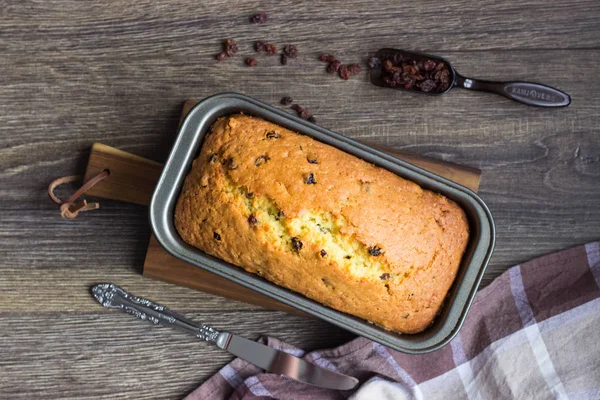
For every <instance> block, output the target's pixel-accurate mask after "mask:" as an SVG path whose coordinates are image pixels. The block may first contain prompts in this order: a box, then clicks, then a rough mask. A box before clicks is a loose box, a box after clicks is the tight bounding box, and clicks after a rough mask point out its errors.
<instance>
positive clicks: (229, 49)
mask: <svg viewBox="0 0 600 400" xmlns="http://www.w3.org/2000/svg"><path fill="white" fill-rule="evenodd" d="M225 52H226V53H227V55H228V56H229V57H231V56H233V55H234V54H235V53H237V52H238V45H237V43H236V41H235V40H233V39H227V40H226V41H225Z"/></svg>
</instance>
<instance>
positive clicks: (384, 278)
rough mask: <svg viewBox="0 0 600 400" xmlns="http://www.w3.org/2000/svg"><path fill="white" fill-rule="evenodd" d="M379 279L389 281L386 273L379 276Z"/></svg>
mask: <svg viewBox="0 0 600 400" xmlns="http://www.w3.org/2000/svg"><path fill="white" fill-rule="evenodd" d="M379 279H381V280H382V281H387V280H388V279H390V274H388V273H387V272H384V273H383V274H381V276H380V277H379Z"/></svg>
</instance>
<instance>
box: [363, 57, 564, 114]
mask: <svg viewBox="0 0 600 400" xmlns="http://www.w3.org/2000/svg"><path fill="white" fill-rule="evenodd" d="M367 65H368V66H369V70H370V76H371V83H373V84H374V85H377V86H381V87H386V88H392V89H399V90H409V91H412V92H419V93H425V94H429V95H440V94H444V93H446V92H448V91H449V90H450V89H452V88H453V87H459V88H463V89H469V90H476V91H480V92H492V93H496V94H499V95H501V96H504V97H507V98H509V99H511V100H515V101H518V102H520V103H523V104H527V105H530V106H538V107H566V106H568V105H569V104H570V103H571V98H570V97H569V95H568V94H566V93H564V92H562V91H560V90H558V89H554V88H552V87H550V86H546V85H541V84H539V83H531V82H492V81H484V80H480V79H474V78H466V77H464V76H462V75H460V74H459V73H458V72H456V70H455V69H454V68H453V67H452V65H451V64H450V63H449V62H448V61H447V60H445V59H443V58H441V57H437V56H431V55H428V54H423V53H415V52H412V51H406V50H397V49H381V50H379V51H377V53H375V55H374V56H373V57H370V58H369V60H368V62H367Z"/></svg>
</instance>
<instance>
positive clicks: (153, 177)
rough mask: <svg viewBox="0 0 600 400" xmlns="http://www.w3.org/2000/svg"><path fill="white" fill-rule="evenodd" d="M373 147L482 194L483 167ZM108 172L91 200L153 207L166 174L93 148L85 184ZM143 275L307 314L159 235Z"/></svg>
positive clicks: (121, 154) (188, 105) (150, 248)
mask: <svg viewBox="0 0 600 400" xmlns="http://www.w3.org/2000/svg"><path fill="white" fill-rule="evenodd" d="M196 103H197V102H196V101H195V100H188V101H186V102H185V104H184V106H183V110H182V113H181V119H180V122H181V120H183V117H185V115H187V113H188V112H189V110H190V109H191V108H192V107H193V106H194V105H195V104H196ZM366 144H369V143H366ZM369 145H370V146H371V147H375V148H378V149H379V150H381V151H384V152H386V153H388V154H390V155H392V156H394V157H396V158H399V159H401V160H404V161H407V162H410V163H412V164H414V165H417V166H419V167H421V168H423V169H426V170H428V171H430V172H433V173H435V174H438V175H441V176H443V177H445V178H448V179H450V180H453V181H454V182H456V183H459V184H461V185H463V186H466V187H468V188H469V189H471V190H473V191H477V190H478V188H479V182H480V177H481V171H480V170H478V169H475V168H471V167H466V166H462V165H457V164H453V163H448V162H445V161H441V160H436V159H432V158H428V157H423V156H420V155H418V154H415V153H410V152H406V151H399V150H393V149H387V148H385V147H382V146H378V145H373V144H369ZM105 169H107V170H109V171H110V175H109V177H108V178H107V179H105V180H103V181H101V182H100V183H98V184H97V185H96V186H94V187H93V188H91V189H90V190H89V191H88V194H89V195H90V196H95V197H101V198H105V199H111V200H120V201H125V202H130V203H135V204H140V205H148V203H149V202H150V197H151V196H152V192H153V191H154V187H155V185H156V182H157V181H158V178H159V176H160V173H161V171H162V164H160V163H157V162H156V161H152V160H148V159H145V158H142V157H139V156H136V155H134V154H130V153H127V152H125V151H122V150H119V149H115V148H113V147H110V146H106V145H104V144H101V143H95V144H94V145H93V146H92V150H91V153H90V157H89V160H88V165H87V168H86V171H85V178H84V180H85V181H87V180H88V179H90V178H91V177H93V176H94V175H96V174H97V173H99V172H100V171H102V170H105ZM143 274H144V276H147V277H150V278H153V279H158V280H161V281H165V282H169V283H173V284H176V285H180V286H186V287H190V288H192V289H196V290H200V291H203V292H207V293H211V294H215V295H218V296H223V297H227V298H230V299H234V300H238V301H243V302H246V303H251V304H256V305H260V306H263V307H266V308H270V309H275V310H283V311H287V312H290V313H294V314H299V315H306V314H304V313H302V312H300V311H298V310H295V309H294V308H292V307H289V306H287V305H285V304H282V303H280V302H278V301H275V300H273V299H271V298H269V297H266V296H264V295H261V294H259V293H256V292H254V291H252V290H250V289H246V288H245V287H243V286H240V285H238V284H236V283H233V282H231V281H229V280H227V279H225V278H221V277H219V276H217V275H215V274H213V273H211V272H208V271H205V270H203V269H201V268H198V267H196V266H193V265H191V264H188V263H186V262H184V261H181V260H179V259H177V258H175V257H173V256H171V255H170V254H169V253H167V252H166V251H165V250H164V249H163V248H162V247H161V246H160V245H159V244H158V242H157V241H156V239H155V238H154V236H153V235H152V236H151V237H150V242H149V245H148V251H147V253H146V259H145V262H144V272H143Z"/></svg>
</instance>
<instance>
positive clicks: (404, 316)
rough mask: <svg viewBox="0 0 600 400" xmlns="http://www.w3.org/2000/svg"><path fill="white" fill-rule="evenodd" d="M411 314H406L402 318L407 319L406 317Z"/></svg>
mask: <svg viewBox="0 0 600 400" xmlns="http://www.w3.org/2000/svg"><path fill="white" fill-rule="evenodd" d="M409 316H410V314H406V315H404V316H402V318H404V319H406V318H408V317H409Z"/></svg>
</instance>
